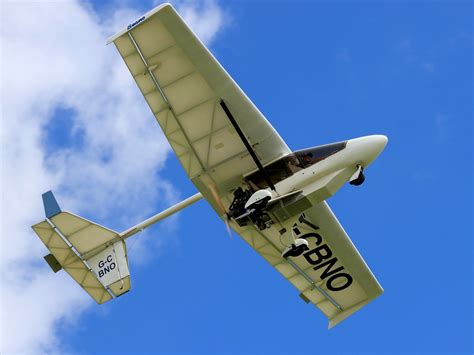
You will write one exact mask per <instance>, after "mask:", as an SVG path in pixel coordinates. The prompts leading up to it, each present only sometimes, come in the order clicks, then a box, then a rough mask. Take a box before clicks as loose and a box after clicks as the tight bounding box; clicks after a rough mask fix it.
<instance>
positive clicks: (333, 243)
mask: <svg viewBox="0 0 474 355" xmlns="http://www.w3.org/2000/svg"><path fill="white" fill-rule="evenodd" d="M111 42H113V43H114V44H115V46H116V47H117V49H118V51H119V53H120V55H121V56H122V58H123V59H124V61H125V63H126V65H127V67H128V69H129V70H130V72H131V74H132V76H133V78H134V79H135V81H136V83H137V85H138V87H139V89H140V91H141V92H142V94H143V96H144V98H145V100H146V101H147V103H148V105H149V107H150V109H151V110H152V112H153V115H154V116H155V118H156V120H157V121H158V123H159V124H160V126H161V128H162V130H163V132H164V134H165V136H166V138H167V139H168V141H169V142H170V145H171V147H172V148H173V150H174V152H175V153H176V155H177V157H178V159H179V161H180V162H181V164H182V166H183V168H184V170H185V171H186V174H187V175H188V176H189V178H190V179H191V181H192V182H193V183H194V184H195V185H196V187H197V188H198V189H199V191H200V192H201V193H202V195H203V196H204V198H205V199H206V200H207V201H208V202H209V203H210V204H211V205H212V207H213V208H214V209H215V211H216V212H217V213H218V214H219V215H221V217H222V216H223V215H224V211H223V208H222V207H221V206H219V202H218V201H217V200H218V199H222V200H223V201H226V202H227V206H229V205H230V202H231V201H232V190H234V189H235V188H236V187H238V186H239V185H240V184H241V183H242V179H243V176H244V175H246V174H248V173H249V172H250V171H252V170H255V168H256V166H255V165H256V163H255V161H254V160H253V158H252V157H251V154H250V151H249V149H247V148H246V146H245V144H244V142H243V140H242V139H241V137H240V136H239V134H238V132H237V131H236V129H235V125H233V124H232V122H231V119H230V118H229V115H228V114H227V113H226V112H225V109H224V107H223V106H222V103H221V102H222V101H223V102H224V103H225V106H226V107H227V108H228V110H229V111H230V112H231V115H232V116H233V118H234V119H235V122H236V123H237V125H238V127H239V128H240V130H241V131H242V132H243V134H244V136H245V138H246V140H247V141H248V143H250V146H251V150H253V151H254V153H255V155H256V156H257V158H258V161H259V162H260V163H261V164H262V165H265V164H267V163H269V162H271V161H273V160H275V159H277V158H279V157H282V156H284V155H287V154H289V153H291V151H290V149H289V148H288V146H287V145H286V144H285V142H284V141H283V140H282V139H281V137H280V136H279V135H278V133H277V132H276V131H275V130H274V128H273V127H272V126H271V125H270V123H269V122H268V121H267V120H266V119H265V117H264V116H263V115H262V114H261V113H260V112H259V111H258V109H257V108H256V107H255V106H254V104H253V103H252V102H251V101H250V100H249V98H248V97H247V96H246V95H245V94H244V92H243V91H242V90H241V89H240V88H239V87H238V85H237V84H236V83H235V82H234V80H233V79H232V78H231V77H230V76H229V74H228V73H227V72H226V71H225V70H224V68H223V67H222V66H221V65H220V64H219V62H218V61H217V60H216V59H215V58H214V57H213V55H212V54H211V53H210V52H209V51H208V49H207V48H206V47H205V46H204V45H203V44H202V43H201V41H200V40H199V39H198V38H197V37H196V35H195V34H194V33H193V32H192V31H191V30H190V29H189V27H188V26H187V25H186V24H185V22H184V21H183V20H182V19H181V17H180V16H179V15H178V14H177V13H176V11H175V10H174V9H173V7H172V6H171V5H169V4H164V5H160V6H158V7H157V8H155V9H154V10H152V11H150V12H149V13H147V14H145V15H144V16H142V17H141V18H139V19H137V20H136V21H135V22H133V23H131V24H130V25H129V26H128V27H127V28H126V29H124V30H123V31H121V32H119V33H118V34H116V35H115V36H113V37H111V38H110V39H109V43H111ZM216 193H217V195H218V198H217V199H216V198H215V194H216ZM299 195H300V193H299V192H298V191H295V192H294V193H293V194H291V196H281V198H282V199H283V198H284V199H286V200H287V199H290V198H294V199H295V200H297V199H298V198H299ZM280 202H282V201H280V200H275V202H274V204H275V205H277V204H278V203H280ZM278 220H280V219H278V218H277V222H276V223H275V224H274V225H272V226H271V227H270V228H268V229H265V230H263V231H260V230H259V229H257V228H255V227H254V226H246V227H239V226H238V225H237V224H236V223H234V222H233V221H231V227H232V228H233V229H234V230H235V231H236V232H237V233H238V234H240V235H241V236H242V237H243V238H244V239H245V240H246V241H247V242H248V243H249V245H250V246H252V247H253V248H254V249H255V250H256V251H257V252H258V253H259V254H261V255H262V256H263V257H264V258H265V259H266V260H267V261H268V262H269V263H270V264H271V265H272V266H273V267H275V268H276V269H277V270H278V271H279V272H280V273H281V274H282V275H283V276H284V277H285V278H287V279H288V280H289V281H290V282H291V283H292V284H293V285H294V286H295V287H296V288H297V289H298V290H299V291H300V293H301V297H302V298H303V299H304V300H305V301H307V302H311V303H313V304H314V305H316V306H317V307H318V308H319V309H320V310H321V311H322V312H323V313H324V314H325V315H326V316H327V317H328V318H329V319H330V327H332V326H334V325H336V324H337V323H339V322H340V321H342V320H343V319H345V318H346V317H348V316H349V315H351V314H352V313H354V312H355V311H357V310H358V309H360V308H361V307H363V306H364V305H365V304H367V303H368V302H370V301H371V300H372V299H374V298H375V297H377V296H378V295H380V294H381V293H382V292H383V290H382V288H381V287H380V285H379V284H378V282H377V280H376V279H375V277H374V276H373V274H372V273H371V271H370V269H369V268H368V267H367V265H366V264H365V262H364V260H363V259H362V257H361V256H360V255H359V253H358V251H357V249H356V248H355V247H354V245H353V244H352V242H351V240H350V239H349V237H348V236H347V234H346V233H345V231H344V230H343V228H342V227H341V225H340V224H339V222H338V220H337V219H336V217H335V216H334V214H333V213H332V211H331V210H330V208H329V206H328V205H327V204H326V202H321V203H319V204H317V205H315V206H311V204H309V205H307V206H305V211H304V213H303V214H300V213H294V215H292V216H287V219H281V220H282V221H283V222H278ZM285 231H286V232H285ZM293 234H296V235H297V237H298V238H303V239H306V240H307V241H308V243H309V247H310V250H309V251H307V252H306V253H304V254H303V255H301V256H299V257H297V258H292V259H285V258H283V257H282V256H281V255H282V251H283V249H284V248H285V246H287V245H288V243H286V244H284V243H283V242H282V238H291V237H292V235H293Z"/></svg>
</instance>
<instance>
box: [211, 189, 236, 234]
mask: <svg viewBox="0 0 474 355" xmlns="http://www.w3.org/2000/svg"><path fill="white" fill-rule="evenodd" d="M207 187H208V188H209V190H210V191H211V194H212V197H213V198H214V201H216V204H217V206H218V207H219V209H220V210H221V211H220V212H221V214H223V215H224V223H225V226H226V229H227V234H228V235H229V238H230V239H232V231H231V228H230V218H229V214H228V213H227V211H226V209H225V206H224V203H223V202H222V200H221V197H220V196H219V194H218V193H217V190H216V186H215V185H214V184H209V185H208V186H207Z"/></svg>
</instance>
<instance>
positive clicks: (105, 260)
mask: <svg viewBox="0 0 474 355" xmlns="http://www.w3.org/2000/svg"><path fill="white" fill-rule="evenodd" d="M43 202H44V208H45V214H46V219H45V220H44V221H42V222H40V223H37V224H35V225H33V226H32V228H33V230H34V231H35V232H36V234H37V235H38V237H39V238H40V239H41V241H42V242H43V243H44V245H45V246H46V247H47V248H48V250H49V251H50V253H51V254H49V255H47V256H45V260H46V262H47V263H48V265H49V266H50V267H51V269H52V270H53V271H54V272H58V271H59V270H61V268H62V269H64V271H66V272H67V273H68V274H69V275H70V276H71V277H72V278H73V279H74V281H76V282H77V283H78V284H79V285H80V286H81V287H82V288H83V289H84V290H85V291H86V292H87V293H88V294H89V295H90V296H91V297H92V298H93V299H94V300H95V301H96V302H97V303H99V304H101V303H104V302H106V301H109V300H111V299H112V298H113V297H117V296H120V295H122V294H124V293H125V292H127V291H128V290H129V289H130V272H129V269H128V260H127V249H126V245H125V242H124V241H123V240H121V238H120V235H119V234H118V233H117V232H115V231H113V230H110V229H108V228H105V227H103V226H101V225H98V224H96V223H94V222H91V221H88V220H86V219H85V218H82V217H79V216H76V215H74V214H72V213H70V212H65V211H61V209H60V208H59V205H58V203H57V202H56V199H55V198H54V195H53V193H52V192H51V191H49V192H47V193H45V194H43Z"/></svg>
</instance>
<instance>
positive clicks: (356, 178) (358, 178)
mask: <svg viewBox="0 0 474 355" xmlns="http://www.w3.org/2000/svg"><path fill="white" fill-rule="evenodd" d="M364 181H365V175H364V167H362V166H360V165H358V166H357V170H356V172H355V173H354V175H352V176H351V178H350V179H349V184H351V185H354V186H359V185H362V183H363V182H364Z"/></svg>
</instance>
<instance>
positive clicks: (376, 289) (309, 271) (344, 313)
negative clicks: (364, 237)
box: [232, 201, 383, 328]
mask: <svg viewBox="0 0 474 355" xmlns="http://www.w3.org/2000/svg"><path fill="white" fill-rule="evenodd" d="M232 227H233V228H234V229H235V230H236V231H237V232H238V233H239V234H240V235H241V236H242V237H243V239H244V240H245V241H246V242H247V243H248V244H249V245H250V246H251V247H252V248H254V249H255V250H256V251H257V252H258V253H259V254H260V255H261V256H263V257H264V258H265V260H267V261H268V262H269V263H270V264H271V265H272V266H273V267H274V268H275V269H277V270H278V271H279V272H280V273H281V274H282V275H283V276H284V277H285V278H286V279H287V280H288V281H290V282H291V283H292V284H293V286H295V287H296V288H297V289H298V290H299V292H300V297H301V298H302V299H303V300H304V301H305V302H307V303H312V304H314V305H315V306H316V307H318V308H319V309H320V310H321V311H322V312H323V313H324V315H325V316H326V317H328V318H329V327H330V328H331V327H333V326H335V325H336V324H338V323H339V322H341V321H342V320H344V319H346V318H347V317H349V316H350V315H351V314H353V313H354V312H356V311H357V310H359V309H360V308H362V307H363V306H365V305H366V304H367V303H369V302H370V301H371V300H373V299H374V298H376V297H378V296H379V295H381V294H382V293H383V289H382V287H381V286H380V284H379V283H378V281H377V280H376V278H375V277H374V275H373V274H372V272H371V271H370V269H369V267H368V266H367V264H366V263H365V261H364V259H363V258H362V257H361V255H360V254H359V252H358V251H357V249H356V248H355V246H354V244H353V243H352V242H351V240H350V238H349V236H348V235H347V234H346V232H345V231H344V229H343V228H342V226H341V225H340V223H339V221H338V220H337V218H336V217H335V216H334V214H333V212H332V211H331V209H330V208H329V206H328V204H327V203H326V202H325V201H323V202H321V203H319V204H317V205H315V206H312V207H311V208H309V209H307V210H306V211H305V212H304V213H303V214H301V215H297V216H295V217H293V218H290V219H288V220H287V221H285V222H283V223H281V224H280V223H278V224H276V225H273V226H272V227H271V228H268V229H265V230H263V231H261V230H258V228H256V227H255V226H248V227H243V228H240V227H238V226H236V225H235V224H232ZM282 231H285V232H284V233H283V236H282V233H281V232H282ZM292 235H293V236H294V237H297V238H303V239H306V240H307V241H308V243H309V251H307V252H305V253H304V254H303V255H301V256H299V257H296V258H289V259H284V258H283V257H282V251H283V250H284V248H285V247H286V246H287V245H288V243H289V242H288V238H292ZM282 238H283V240H282ZM285 239H286V240H285ZM290 240H291V239H290Z"/></svg>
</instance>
